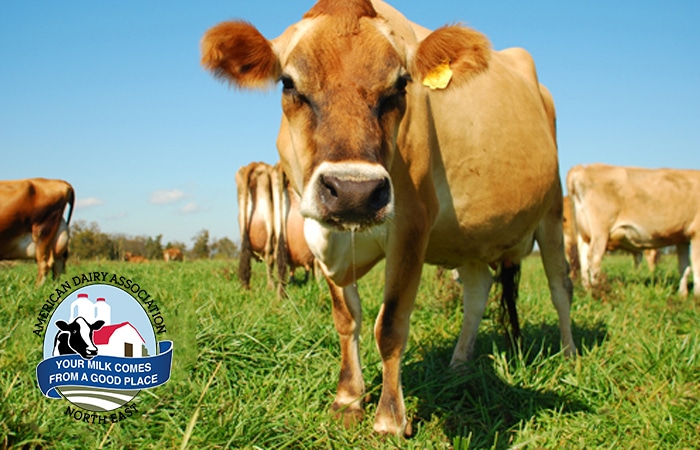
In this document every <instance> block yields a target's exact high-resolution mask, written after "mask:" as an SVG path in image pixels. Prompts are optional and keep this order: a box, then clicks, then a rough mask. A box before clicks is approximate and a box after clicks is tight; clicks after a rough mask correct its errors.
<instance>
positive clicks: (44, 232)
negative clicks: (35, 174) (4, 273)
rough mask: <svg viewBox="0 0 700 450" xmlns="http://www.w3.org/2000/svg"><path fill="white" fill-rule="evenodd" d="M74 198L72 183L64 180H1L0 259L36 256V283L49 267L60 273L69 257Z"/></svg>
mask: <svg viewBox="0 0 700 450" xmlns="http://www.w3.org/2000/svg"><path fill="white" fill-rule="evenodd" d="M74 201H75V192H74V191H73V187H72V186H71V185H70V184H68V183H67V182H65V181H63V180H47V179H45V178H30V179H25V180H14V181H0V259H36V262H37V264H38V266H39V274H38V276H37V280H36V283H37V285H39V284H42V283H43V282H44V281H45V279H46V276H47V275H48V273H49V271H51V272H52V275H53V278H54V279H57V278H58V277H59V276H61V274H62V273H63V272H64V271H65V267H66V260H67V259H68V241H69V238H70V234H69V230H68V227H69V225H70V219H71V215H72V214H73V203H74ZM66 205H68V206H69V209H68V217H67V218H66V219H64V218H63V213H64V210H65V209H66Z"/></svg>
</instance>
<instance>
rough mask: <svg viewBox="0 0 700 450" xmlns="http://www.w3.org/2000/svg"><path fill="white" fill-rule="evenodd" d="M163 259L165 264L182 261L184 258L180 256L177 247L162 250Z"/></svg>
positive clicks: (180, 251)
mask: <svg viewBox="0 0 700 450" xmlns="http://www.w3.org/2000/svg"><path fill="white" fill-rule="evenodd" d="M163 259H164V260H165V261H166V262H170V261H182V260H183V259H184V256H183V255H182V250H180V249H179V248H177V247H171V248H166V249H165V250H163Z"/></svg>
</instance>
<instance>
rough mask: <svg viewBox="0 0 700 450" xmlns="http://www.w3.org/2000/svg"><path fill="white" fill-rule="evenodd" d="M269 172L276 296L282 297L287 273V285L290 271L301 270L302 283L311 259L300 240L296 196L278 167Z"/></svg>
mask: <svg viewBox="0 0 700 450" xmlns="http://www.w3.org/2000/svg"><path fill="white" fill-rule="evenodd" d="M273 170H274V172H273V179H272V184H273V189H274V205H275V206H274V207H275V253H276V255H277V256H276V263H277V273H278V278H279V280H278V283H279V284H278V288H279V293H280V294H282V293H283V288H284V285H285V280H286V278H287V270H289V272H290V281H294V271H295V270H296V269H297V268H299V267H301V268H303V269H304V279H303V281H302V282H303V283H306V282H307V281H308V279H309V273H313V271H314V265H315V258H314V254H313V253H312V252H311V249H310V248H309V245H308V244H307V243H306V238H305V237H304V217H303V216H302V215H301V212H300V205H299V203H300V199H299V194H297V193H296V192H294V189H292V186H291V184H290V183H289V179H288V178H287V176H286V175H285V173H284V171H283V170H282V166H281V165H280V164H279V163H278V164H276V165H275V167H274V169H273Z"/></svg>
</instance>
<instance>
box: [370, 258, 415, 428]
mask: <svg viewBox="0 0 700 450" xmlns="http://www.w3.org/2000/svg"><path fill="white" fill-rule="evenodd" d="M404 248H408V247H404ZM410 253H412V252H410V251H404V252H403V253H395V254H393V255H394V258H393V260H392V259H387V263H386V264H387V266H386V287H385V288H384V289H385V291H384V304H383V305H382V308H381V310H380V311H379V315H378V316H377V322H376V324H375V327H374V336H375V339H376V340H377V347H378V349H379V353H380V355H381V357H382V369H383V372H382V394H381V397H380V399H379V404H378V405H377V415H376V418H375V422H374V430H375V431H377V432H378V433H382V434H395V435H402V434H406V435H410V434H411V429H410V427H409V424H408V421H407V419H406V406H405V404H404V399H403V390H402V387H401V357H402V356H403V351H404V349H405V347H406V341H407V339H408V329H409V322H410V319H411V311H412V310H413V304H414V303H415V299H416V293H417V290H418V285H419V283H420V276H421V270H422V267H423V264H422V253H421V255H411V254H410ZM390 254H391V253H390ZM397 260H399V261H397Z"/></svg>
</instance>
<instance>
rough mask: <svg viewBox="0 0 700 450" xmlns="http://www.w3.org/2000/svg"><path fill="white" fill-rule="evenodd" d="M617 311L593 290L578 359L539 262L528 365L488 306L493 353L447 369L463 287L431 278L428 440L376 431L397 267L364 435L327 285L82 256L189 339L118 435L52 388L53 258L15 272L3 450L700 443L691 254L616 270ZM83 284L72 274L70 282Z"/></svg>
mask: <svg viewBox="0 0 700 450" xmlns="http://www.w3.org/2000/svg"><path fill="white" fill-rule="evenodd" d="M603 268H604V271H605V272H606V273H607V288H606V289H605V290H604V292H603V293H602V298H601V299H594V298H592V297H590V296H589V295H587V294H585V293H584V292H583V291H582V289H581V287H580V285H577V286H576V292H575V299H574V304H573V308H572V317H573V324H574V326H573V331H574V338H575V339H576V343H577V345H578V348H579V356H578V357H577V358H575V359H565V358H564V357H563V355H562V354H561V352H560V344H559V331H558V327H557V322H556V314H555V312H554V308H553V306H552V305H551V303H550V301H549V296H548V291H547V289H546V281H545V278H544V272H543V270H542V266H541V263H540V261H539V259H537V258H529V259H527V260H526V261H525V263H524V265H523V275H522V278H521V289H520V293H521V298H520V301H519V312H520V318H521V325H522V327H523V335H524V350H523V352H522V353H512V352H507V351H506V350H505V349H506V348H507V345H506V342H505V338H504V334H503V331H502V328H501V327H500V325H499V321H498V311H497V309H496V308H497V306H496V303H497V302H491V303H490V304H489V306H488V308H487V312H486V315H485V317H484V321H483V322H482V325H481V328H480V333H479V338H478V341H477V357H476V359H475V360H474V361H473V363H472V364H471V365H470V367H469V368H468V370H466V371H464V372H458V373H455V372H451V371H449V370H447V366H448V364H449V360H450V356H451V352H452V349H453V345H454V342H455V339H456V337H457V334H458V332H459V326H460V323H461V304H460V303H461V301H460V291H459V289H458V288H457V286H456V285H454V284H453V283H452V282H451V281H450V280H448V279H447V277H445V278H443V279H438V278H437V276H436V270H435V268H433V267H426V269H425V270H424V273H423V283H422V285H421V289H420V292H419V296H418V299H417V303H416V309H415V311H414V313H413V316H412V321H411V334H410V341H409V344H408V348H407V351H406V355H405V357H404V363H403V383H404V394H405V396H406V404H407V408H408V414H409V418H410V419H412V421H413V431H414V436H413V437H412V438H411V439H407V440H404V439H396V438H392V437H380V436H376V435H374V434H373V433H372V422H373V412H374V408H375V407H376V402H377V400H378V394H379V391H380V388H381V384H380V383H381V372H380V370H381V365H380V360H379V356H378V353H377V351H376V348H375V343H374V338H373V335H372V327H373V321H374V317H375V316H376V313H377V311H378V309H379V306H380V302H381V291H382V286H383V274H382V271H381V270H380V269H381V268H377V269H375V270H374V271H373V272H371V273H370V274H368V275H367V276H366V277H365V278H363V279H362V280H361V281H360V283H359V287H360V294H361V296H362V298H363V300H364V301H363V309H364V317H365V322H364V326H363V334H362V362H363V365H364V374H365V380H366V383H367V388H368V390H369V393H370V397H371V399H370V401H369V403H368V405H367V412H368V415H367V417H366V418H365V420H364V421H363V422H361V423H360V424H358V425H357V426H355V427H354V428H351V429H345V428H343V427H342V425H341V424H340V423H337V422H335V421H333V420H331V419H330V417H329V414H328V408H329V406H330V403H331V402H332V400H333V396H334V393H335V384H336V381H337V377H338V371H339V367H338V361H339V348H338V342H337V341H338V339H337V336H336V333H335V329H334V327H333V323H332V319H331V313H330V301H329V297H328V294H327V292H326V289H325V286H324V285H320V286H319V285H316V284H315V283H314V282H313V281H311V282H309V283H308V284H307V285H304V286H290V287H289V299H286V300H279V299H277V298H276V297H275V295H274V293H273V292H270V291H268V290H266V289H265V288H264V286H265V282H264V271H263V268H262V266H261V265H260V264H257V265H255V266H254V269H255V271H254V279H255V281H256V283H254V288H253V289H252V290H251V291H249V292H247V291H242V290H241V289H240V288H239V283H238V281H237V280H236V277H235V274H236V262H234V261H193V262H185V263H183V264H173V263H171V264H166V263H164V262H151V263H147V264H128V263H121V262H86V263H82V264H76V263H75V262H72V263H71V262H70V261H69V266H68V273H67V277H72V276H76V275H80V274H82V273H87V272H92V271H97V270H102V271H109V272H111V273H117V274H119V275H123V276H125V277H127V278H130V279H133V280H134V281H136V282H139V283H140V284H141V285H143V286H144V287H146V288H147V289H148V291H149V293H151V294H152V295H153V296H154V298H155V299H156V301H157V303H158V305H159V307H160V310H161V313H162V315H163V317H164V319H165V325H166V327H167V332H166V333H164V334H161V335H157V338H158V339H159V340H163V339H168V340H172V341H173V342H174V357H173V372H172V377H171V379H170V381H169V382H168V383H167V384H165V385H164V386H160V387H157V388H154V389H151V390H143V391H141V393H140V394H139V395H138V396H137V397H136V399H135V400H134V402H135V404H136V407H137V409H138V412H137V413H136V414H135V415H134V416H133V417H130V418H128V419H126V420H124V421H121V422H119V423H116V424H102V425H100V424H89V423H83V422H78V421H75V420H74V419H72V418H70V417H68V416H67V415H66V407H67V406H69V405H70V404H69V403H68V402H67V401H65V400H51V399H48V398H45V397H44V396H43V395H42V393H41V392H40V391H39V389H38V387H37V383H36V376H35V369H36V365H37V364H38V363H39V362H40V361H41V358H42V354H41V341H42V340H41V339H40V338H39V337H37V336H35V335H34V334H33V333H32V330H33V325H34V323H35V322H36V318H37V314H38V312H39V309H40V308H41V305H42V304H43V303H44V300H45V299H46V298H47V297H48V296H49V294H51V293H52V292H54V290H55V288H56V284H55V283H53V282H48V283H47V284H46V285H45V286H43V287H41V288H35V287H34V278H35V276H36V265H35V264H28V263H27V264H24V263H18V264H6V265H3V266H0V292H1V296H0V298H1V300H0V323H1V325H2V327H1V331H0V448H5V447H29V448H31V447H39V448H44V447H45V448H196V449H200V448H265V449H277V448H340V449H344V448H358V449H370V448H421V449H424V448H494V449H505V448H643V449H649V448H673V449H677V448H698V446H700V327H698V324H700V302H699V301H698V300H694V299H692V298H689V299H684V298H679V297H678V296H677V295H676V294H675V289H676V283H677V281H678V274H677V269H676V263H675V258H674V257H672V256H666V257H665V258H664V259H663V260H662V262H661V264H660V267H659V268H658V269H657V272H656V274H655V275H654V276H652V275H651V274H650V273H649V272H648V270H647V269H646V267H643V268H641V269H640V270H635V269H634V268H633V266H632V258H631V257H628V256H613V257H607V258H606V259H605V260H604V265H603ZM65 279H66V276H64V280H65Z"/></svg>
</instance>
